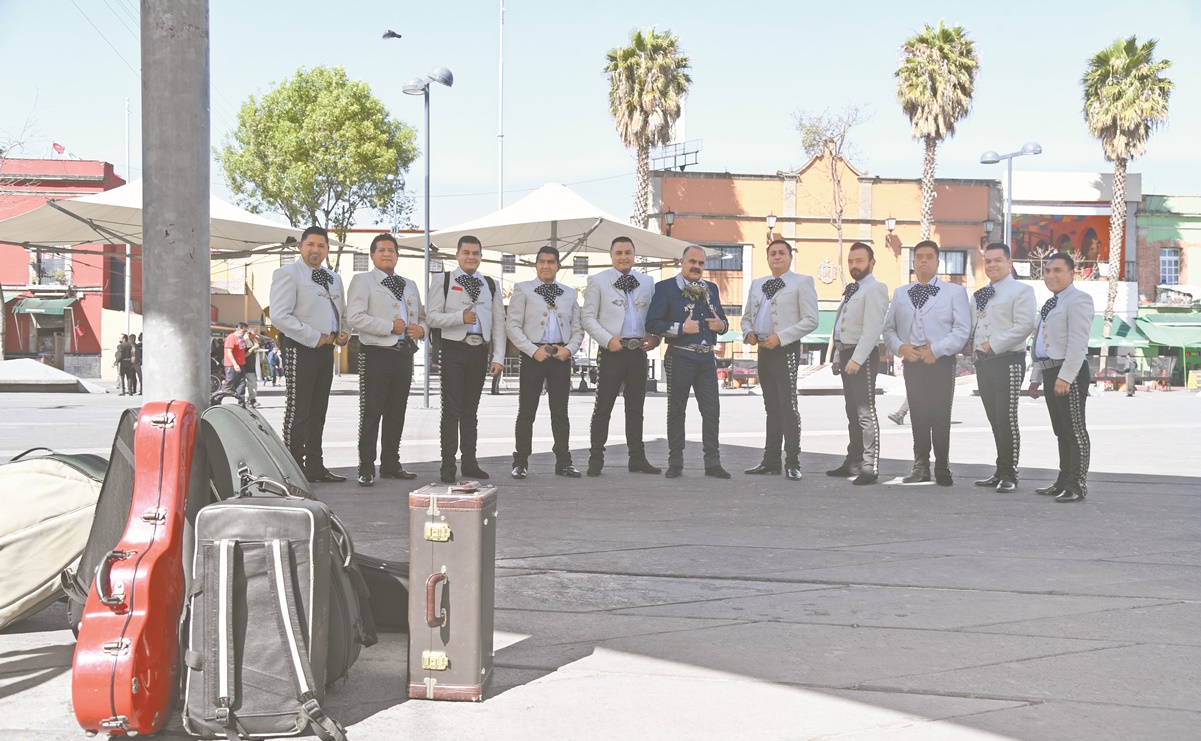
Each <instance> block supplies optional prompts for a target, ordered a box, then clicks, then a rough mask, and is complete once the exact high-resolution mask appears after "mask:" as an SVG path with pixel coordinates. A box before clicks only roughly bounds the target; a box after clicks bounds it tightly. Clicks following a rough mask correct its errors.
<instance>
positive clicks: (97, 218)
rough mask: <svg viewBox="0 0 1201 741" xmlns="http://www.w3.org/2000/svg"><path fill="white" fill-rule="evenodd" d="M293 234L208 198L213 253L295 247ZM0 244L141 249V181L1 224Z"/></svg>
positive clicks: (53, 202) (298, 232)
mask: <svg viewBox="0 0 1201 741" xmlns="http://www.w3.org/2000/svg"><path fill="white" fill-rule="evenodd" d="M303 231H304V230H303V229H295V228H293V227H290V226H287V225H286V224H279V223H276V222H274V221H271V220H270V219H266V218H263V217H262V216H258V215H257V214H252V213H250V212H249V211H246V210H244V209H241V208H238V207H237V206H234V205H233V204H231V203H226V202H225V201H223V200H221V199H220V198H217V197H216V196H213V195H210V196H209V244H210V248H211V249H213V250H218V251H242V252H245V251H249V250H252V249H254V248H255V247H259V246H262V245H276V244H282V243H284V242H285V241H287V240H288V239H292V240H297V241H299V239H300V235H301V233H302V232H303ZM0 242H6V243H9V244H16V245H20V246H22V247H32V248H43V249H57V248H61V247H63V246H64V245H70V246H75V245H80V244H133V245H138V246H141V245H142V244H143V235H142V181H141V180H135V181H133V182H131V183H128V184H126V185H122V186H121V187H119V188H113V189H112V190H107V191H104V192H103V193H95V194H93V195H88V196H81V197H79V198H69V199H67V198H63V199H52V200H50V201H47V202H46V204H45V205H42V206H39V207H38V208H35V209H33V210H32V211H27V212H25V213H23V214H19V215H17V216H13V217H12V218H9V219H4V220H3V221H0Z"/></svg>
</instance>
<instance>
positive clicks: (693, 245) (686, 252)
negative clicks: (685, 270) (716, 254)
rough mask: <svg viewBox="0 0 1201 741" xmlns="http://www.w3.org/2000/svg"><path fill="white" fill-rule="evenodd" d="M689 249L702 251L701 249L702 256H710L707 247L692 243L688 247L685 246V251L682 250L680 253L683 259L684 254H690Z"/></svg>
mask: <svg viewBox="0 0 1201 741" xmlns="http://www.w3.org/2000/svg"><path fill="white" fill-rule="evenodd" d="M688 250H700V251H701V256H702V257H704V258H706V259H708V257H709V256H708V255H707V254H705V248H704V247H702V246H700V245H699V244H690V245H688V246H687V247H685V248H684V251H683V252H681V253H680V259H681V260H683V259H684V256H685V255H687V254H688Z"/></svg>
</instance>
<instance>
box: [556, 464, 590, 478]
mask: <svg viewBox="0 0 1201 741" xmlns="http://www.w3.org/2000/svg"><path fill="white" fill-rule="evenodd" d="M555 475H556V476H566V477H567V478H569V479H578V478H579V477H581V476H583V475H584V474H582V473H580V469H578V468H576V467H575V466H570V465H569V466H563V467H562V468H556V469H555Z"/></svg>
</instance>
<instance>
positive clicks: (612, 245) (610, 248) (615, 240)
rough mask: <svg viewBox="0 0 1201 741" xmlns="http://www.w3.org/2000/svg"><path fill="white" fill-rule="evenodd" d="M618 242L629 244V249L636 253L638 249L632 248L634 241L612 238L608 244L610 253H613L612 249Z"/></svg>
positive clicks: (624, 238)
mask: <svg viewBox="0 0 1201 741" xmlns="http://www.w3.org/2000/svg"><path fill="white" fill-rule="evenodd" d="M618 242H629V243H630V249H632V250H634V251H635V252H637V251H638V248H637V247H635V246H634V240H632V239H630V238H629V237H614V238H613V241H612V242H610V243H609V251H610V252H612V251H613V248H614V247H616V246H617V243H618Z"/></svg>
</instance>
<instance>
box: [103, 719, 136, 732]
mask: <svg viewBox="0 0 1201 741" xmlns="http://www.w3.org/2000/svg"><path fill="white" fill-rule="evenodd" d="M100 727H101V728H103V729H105V730H115V731H124V730H127V729H128V728H129V718H128V717H126V716H124V715H114V716H113V717H111V718H105V719H104V720H102V721H100Z"/></svg>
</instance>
